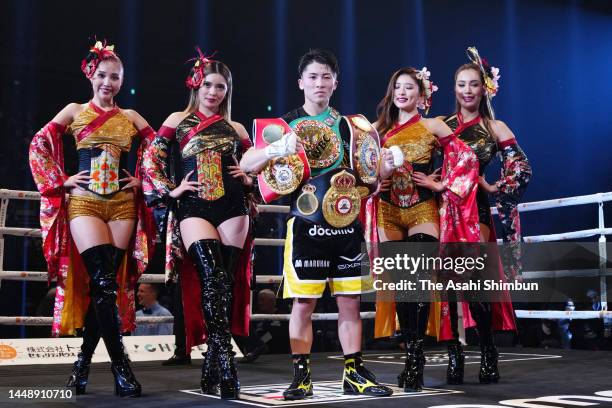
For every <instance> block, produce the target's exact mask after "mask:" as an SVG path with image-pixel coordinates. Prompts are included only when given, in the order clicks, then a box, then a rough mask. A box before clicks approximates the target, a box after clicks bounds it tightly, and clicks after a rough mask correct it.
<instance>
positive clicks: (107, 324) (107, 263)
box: [81, 244, 142, 397]
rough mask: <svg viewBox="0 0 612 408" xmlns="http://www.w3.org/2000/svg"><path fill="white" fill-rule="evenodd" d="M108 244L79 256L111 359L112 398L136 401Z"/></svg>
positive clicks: (113, 260)
mask: <svg viewBox="0 0 612 408" xmlns="http://www.w3.org/2000/svg"><path fill="white" fill-rule="evenodd" d="M115 249H116V248H115V247H113V246H112V245H110V244H104V245H98V246H95V247H92V248H89V249H87V250H86V251H84V252H83V253H82V254H81V257H82V258H83V262H84V263H85V266H86V268H87V272H88V273H89V277H90V282H89V290H90V297H91V302H92V303H93V307H94V310H95V314H96V317H97V321H98V324H99V327H100V332H101V334H102V338H103V339H104V343H105V345H106V349H107V351H108V354H109V356H110V358H111V363H112V364H111V371H112V373H113V376H114V377H115V394H117V395H119V396H121V397H139V396H140V395H141V392H142V387H141V385H140V384H139V383H138V381H137V380H136V378H135V377H134V373H133V372H132V370H131V368H130V365H129V361H128V359H127V356H126V355H125V353H124V348H123V343H122V341H121V322H120V320H119V310H118V308H117V289H118V285H117V272H116V268H115V265H116V262H117V260H116V259H117V258H116V251H115Z"/></svg>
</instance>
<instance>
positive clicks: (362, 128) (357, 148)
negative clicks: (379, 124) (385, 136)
mask: <svg viewBox="0 0 612 408" xmlns="http://www.w3.org/2000/svg"><path fill="white" fill-rule="evenodd" d="M342 119H343V120H344V121H345V123H346V124H347V125H348V128H349V130H350V135H351V140H350V146H351V151H350V157H351V168H352V169H353V170H355V175H356V176H357V189H358V190H359V193H360V194H361V196H362V197H366V196H368V195H370V194H372V193H373V192H374V191H375V190H376V187H377V185H378V164H379V162H380V156H381V154H380V138H379V137H378V132H377V131H376V129H374V126H372V125H371V124H370V122H369V121H368V120H367V119H366V118H365V116H363V115H350V116H344V117H343V118H342Z"/></svg>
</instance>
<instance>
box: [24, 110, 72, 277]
mask: <svg viewBox="0 0 612 408" xmlns="http://www.w3.org/2000/svg"><path fill="white" fill-rule="evenodd" d="M65 130H66V127H65V126H63V125H60V124H58V123H55V122H49V123H48V124H47V125H46V126H45V127H43V128H42V129H41V130H40V131H38V133H36V134H35V135H34V138H33V139H32V142H31V143H30V151H29V163H30V169H31V171H32V176H33V177H34V182H35V183H36V188H37V189H38V191H39V192H40V194H41V195H42V197H41V200H40V226H41V231H42V238H43V253H44V256H45V259H46V261H47V265H48V271H49V281H51V280H52V279H54V278H57V279H58V280H61V279H62V278H63V274H62V273H61V272H60V271H61V270H62V265H65V264H66V262H67V261H66V258H67V255H68V253H69V247H68V246H69V242H68V225H67V222H66V217H65V213H66V200H65V197H64V195H65V189H64V182H65V181H66V179H67V178H68V176H67V175H66V173H65V172H64V157H63V146H62V135H63V133H64V131H65Z"/></svg>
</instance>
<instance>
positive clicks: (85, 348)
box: [66, 247, 125, 395]
mask: <svg viewBox="0 0 612 408" xmlns="http://www.w3.org/2000/svg"><path fill="white" fill-rule="evenodd" d="M113 249H114V252H113V267H114V269H115V271H117V270H118V269H119V265H120V264H121V261H122V260H123V256H124V255H125V249H120V248H116V247H114V248H113ZM100 335H101V332H100V326H99V325H98V319H97V317H96V311H95V308H94V306H93V301H91V302H90V303H89V307H88V309H87V314H86V315H85V321H84V324H83V344H82V345H81V352H80V353H79V355H78V358H77V361H75V363H74V367H73V370H72V374H71V375H70V377H69V378H68V383H67V384H66V386H67V387H75V392H76V394H77V395H81V394H84V393H85V388H86V386H87V381H88V377H89V366H90V364H91V358H92V356H93V354H94V351H95V350H96V347H97V346H98V342H99V341H100Z"/></svg>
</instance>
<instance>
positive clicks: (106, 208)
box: [68, 191, 136, 222]
mask: <svg viewBox="0 0 612 408" xmlns="http://www.w3.org/2000/svg"><path fill="white" fill-rule="evenodd" d="M81 216H89V217H96V218H100V219H101V220H102V221H104V222H109V221H116V220H134V219H136V203H135V202H134V196H133V194H132V193H131V192H127V191H119V192H118V193H117V194H114V195H113V196H112V197H110V198H102V197H91V196H80V195H71V196H70V201H69V202H68V221H72V220H73V219H74V218H76V217H81Z"/></svg>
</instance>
